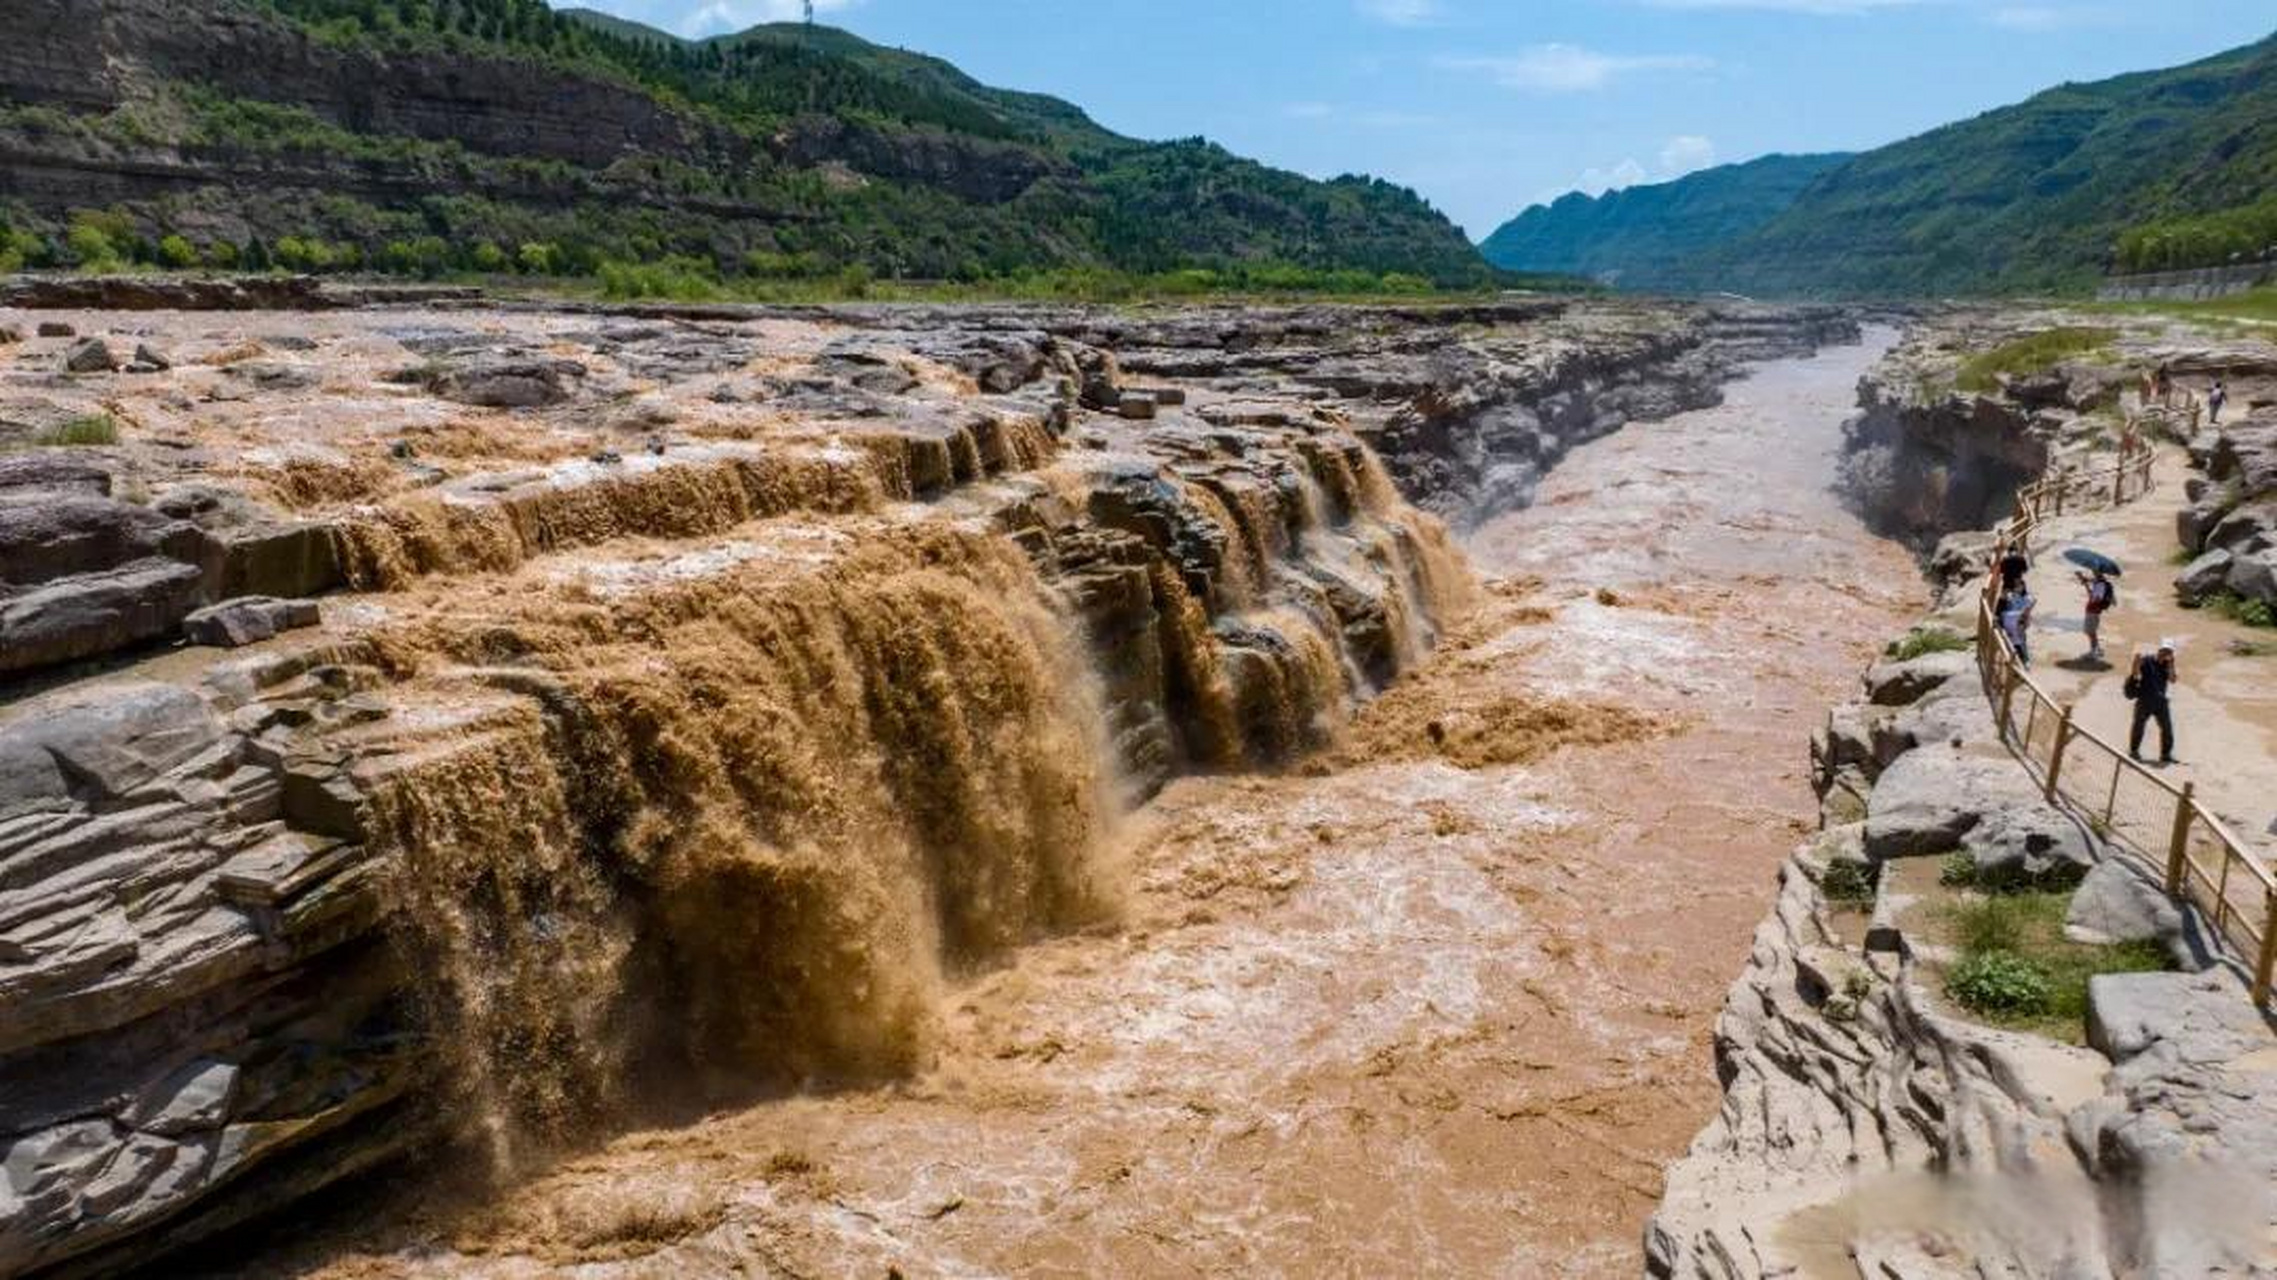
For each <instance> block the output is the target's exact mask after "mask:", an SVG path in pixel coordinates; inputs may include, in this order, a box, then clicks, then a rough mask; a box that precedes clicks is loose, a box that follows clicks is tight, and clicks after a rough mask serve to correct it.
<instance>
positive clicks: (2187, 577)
mask: <svg viewBox="0 0 2277 1280" xmlns="http://www.w3.org/2000/svg"><path fill="white" fill-rule="evenodd" d="M2235 563H2237V557H2236V556H2233V555H2231V554H2230V553H2229V552H2227V551H2219V550H2217V551H2209V552H2207V553H2206V554H2204V555H2202V556H2199V557H2198V558H2197V559H2195V560H2192V561H2191V562H2190V564H2189V566H2188V567H2187V568H2185V569H2183V571H2182V572H2181V573H2179V574H2177V575H2175V579H2174V594H2175V595H2176V597H2178V598H2179V599H2180V600H2181V601H2182V603H2184V604H2186V605H2197V604H2203V603H2204V602H2205V601H2206V599H2207V598H2208V597H2210V596H2212V595H2213V594H2214V593H2216V592H2218V591H2222V590H2226V589H2227V588H2228V586H2229V580H2230V566H2231V565H2233V564H2235Z"/></svg>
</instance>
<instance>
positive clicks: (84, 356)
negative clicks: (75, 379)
mask: <svg viewBox="0 0 2277 1280" xmlns="http://www.w3.org/2000/svg"><path fill="white" fill-rule="evenodd" d="M125 363H126V361H124V360H122V359H120V358H119V353H118V351H117V350H115V349H114V348H113V347H112V346H111V344H110V342H109V341H108V340H107V339H104V338H81V339H80V340H79V341H77V342H74V343H72V344H71V347H70V349H69V350H67V351H65V352H64V353H63V368H64V372H66V373H109V372H111V371H112V370H115V369H117V368H118V367H119V366H120V365H122V364H125Z"/></svg>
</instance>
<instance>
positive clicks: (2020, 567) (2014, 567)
mask: <svg viewBox="0 0 2277 1280" xmlns="http://www.w3.org/2000/svg"><path fill="white" fill-rule="evenodd" d="M2031 568H2032V561H2031V560H2030V559H2028V558H2027V557H2026V556H2025V554H2024V548H2023V547H2022V546H2021V545H2018V546H2014V547H2010V548H2009V549H2008V554H2007V555H2004V556H2002V557H2001V558H2000V594H2002V595H2007V594H2008V593H2009V592H2011V591H2014V590H2016V589H2017V588H2019V587H2022V586H2023V585H2024V575H2025V574H2026V573H2028V572H2030V571H2031Z"/></svg>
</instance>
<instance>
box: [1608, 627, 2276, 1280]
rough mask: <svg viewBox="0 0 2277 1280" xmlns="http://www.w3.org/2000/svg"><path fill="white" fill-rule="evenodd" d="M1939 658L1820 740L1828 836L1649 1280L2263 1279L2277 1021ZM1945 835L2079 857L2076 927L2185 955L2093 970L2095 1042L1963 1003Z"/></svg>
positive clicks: (1811, 854)
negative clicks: (1858, 894) (2049, 797)
mask: <svg viewBox="0 0 2277 1280" xmlns="http://www.w3.org/2000/svg"><path fill="white" fill-rule="evenodd" d="M1953 657H1958V655H1945V656H1943V657H1932V658H1926V659H1921V660H1918V661H1916V662H1913V663H1909V664H1903V665H1902V666H1901V665H1894V664H1893V665H1891V666H1886V667H1882V668H1877V669H1876V670H1875V672H1873V673H1872V674H1871V675H1870V676H1869V677H1868V681H1867V687H1868V696H1869V700H1868V701H1866V702H1864V703H1861V704H1859V705H1856V706H1851V707H1846V708H1842V709H1840V710H1838V711H1836V712H1835V714H1834V716H1833V717H1832V719H1831V721H1830V724H1829V728H1828V730H1827V731H1826V732H1825V733H1824V734H1822V735H1821V736H1820V738H1819V739H1818V741H1817V742H1815V743H1814V744H1813V763H1814V767H1815V773H1816V777H1817V780H1818V785H1819V787H1820V789H1821V794H1822V796H1823V797H1824V803H1825V817H1826V823H1827V826H1826V829H1825V831H1824V834H1822V835H1821V836H1820V837H1819V838H1818V839H1816V840H1815V841H1813V842H1812V843H1811V844H1810V845H1808V846H1806V848H1805V849H1804V850H1803V851H1802V852H1801V853H1799V854H1798V855H1797V856H1796V857H1795V858H1794V859H1793V860H1792V861H1790V862H1789V864H1788V865H1787V867H1786V869H1785V871H1784V873H1783V875H1782V878H1781V888H1780V895H1779V900H1778V904H1777V906H1776V908H1775V910H1774V911H1773V913H1772V914H1771V916H1770V918H1769V919H1767V920H1766V921H1765V922H1764V924H1763V926H1762V927H1761V928H1760V929H1759V930H1758V931H1757V934H1756V939H1755V949H1754V954H1753V955H1752V957H1751V958H1750V960H1749V962H1748V966H1747V969H1746V971H1745V973H1744V974H1743V975H1742V976H1741V978H1740V980H1739V981H1738V983H1737V984H1735V985H1734V987H1733V988H1732V994H1731V998H1730V1001H1729V1003H1728V1004H1727V1006H1726V1008H1725V1011H1724V1014H1723V1017H1722V1019H1721V1020H1720V1021H1719V1023H1718V1025H1717V1033H1716V1069H1717V1073H1718V1076H1719V1077H1720V1078H1721V1079H1722V1081H1723V1083H1724V1103H1723V1107H1722V1109H1721V1111H1720V1112H1719V1114H1718V1115H1717V1117H1716V1119H1715V1120H1714V1121H1713V1122H1712V1123H1711V1124H1710V1125H1709V1126H1708V1128H1707V1129H1706V1130H1705V1131H1704V1132H1703V1133H1702V1134H1701V1135H1700V1137H1699V1139H1698V1140H1697V1141H1696V1142H1695V1143H1694V1144H1693V1147H1692V1150H1691V1152H1690V1154H1689V1155H1688V1156H1687V1157H1686V1158H1685V1159H1684V1160H1682V1161H1681V1162H1679V1163H1678V1164H1677V1165H1676V1166H1675V1167H1674V1168H1673V1169H1671V1170H1670V1172H1669V1176H1668V1188H1667V1193H1666V1196H1665V1198H1664V1200H1663V1202H1662V1206H1661V1210H1660V1212H1659V1214H1658V1215H1657V1216H1656V1217H1655V1219H1654V1221H1653V1223H1652V1225H1651V1227H1650V1228H1649V1230H1648V1231H1647V1233H1646V1256H1647V1261H1648V1264H1649V1269H1650V1271H1651V1274H1653V1275H1655V1276H1667V1277H1678V1276H1680V1277H1688V1278H1693V1280H1706V1278H1708V1277H1715V1278H1716V1280H1729V1278H1731V1277H1767V1276H1776V1275H1792V1274H1807V1275H1819V1274H1826V1275H1850V1274H1859V1275H1886V1276H1904V1277H1945V1276H1952V1277H1963V1276H1981V1275H1987V1274H1997V1275H2010V1276H2023V1277H2051V1278H2054V1277H2062V1278H2064V1280H2073V1278H2076V1277H2102V1276H2111V1277H2116V1276H2134V1275H2146V1276H2185V1275H2188V1276H2217V1275H2236V1276H2245V1275H2260V1274H2263V1273H2264V1271H2265V1270H2266V1269H2267V1268H2268V1267H2269V1266H2270V1265H2271V1263H2272V1261H2273V1259H2272V1256H2271V1254H2270V1252H2269V1241H2270V1239H2271V1235H2270V1225H2271V1223H2273V1222H2277V1201H2273V1200H2272V1197H2271V1195H2270V1188H2271V1187H2272V1186H2277V1036H2272V1034H2271V1032H2270V1029H2269V1027H2268V1026H2267V1025H2266V1024H2265V1023H2264V1021H2263V1020H2262V1019H2261V1018H2260V1017H2259V1016H2258V1015H2257V1014H2256V1013H2255V1011H2254V1009H2253V1005H2252V1002H2251V999H2250V997H2249V996H2248V995H2247V993H2246V991H2245V989H2244V986H2243V984H2242V983H2241V982H2240V980H2239V978H2238V976H2237V974H2236V973H2235V972H2234V971H2233V969H2231V968H2230V967H2227V966H2224V965H2221V964H2218V963H2214V962H2213V958H2212V956H2211V955H2210V953H2209V952H2208V951H2207V950H2206V949H2205V947H2204V944H2203V942H2202V937H2201V935H2200V934H2199V932H2198V931H2197V923H2196V922H2195V921H2194V920H2192V919H2189V918H2188V917H2186V916H2185V915H2184V914H2182V913H2179V912H2177V911H2176V910H2175V909H2174V908H2173V907H2172V906H2171V905H2170V904H2169V903H2168V902H2167V900H2166V898H2165V896H2164V894H2163V893H2162V892H2161V890H2160V889H2159V887H2158V884H2157V881H2156V878H2155V876H2152V875H2150V874H2148V873H2147V872H2145V871H2144V870H2142V869H2140V868H2139V867H2138V866H2137V865H2136V864H2134V863H2133V862H2132V861H2131V860H2130V859H2129V857H2128V855H2125V854H2123V853H2120V852H2117V851H2115V850H2106V849H2104V848H2103V847H2101V846H2100V845H2099V844H2097V843H2096V842H2095V841H2094V840H2093V838H2092V834H2091V833H2089V832H2087V831H2084V830H2082V829H2081V828H2080V827H2078V826H2076V825H2075V824H2073V823H2072V821H2071V820H2070V819H2069V818H2068V817H2067V816H2066V815H2064V814H2062V813H2060V812H2058V811H2056V810H2054V809H2052V808H2049V807H2048V806H2047V805H2046V804H2045V802H2044V801H2043V800H2042V799H2041V798H2040V795H2039V792H2038V789H2037V788H2036V787H2035V786H2033V785H2032V783H2031V781H2030V779H2029V778H2028V777H2027V776H2026V775H2025V774H2024V773H2023V772H2022V770H2021V769H2020V768H2019V767H2018V766H2017V765H2016V764H2015V763H2014V761H2013V760H2012V759H2011V758H2010V757H2009V756H2008V755H2007V753H2006V751H2005V749H2004V748H2002V747H2001V746H2000V744H1999V740H1998V738H1997V735H1996V734H1995V731H1994V729H1993V724H1992V720H1991V716H1990V713H1989V711H1988V709H1987V704H1986V702H1985V700H1984V696H1983V694H1982V692H1981V690H1980V689H1979V688H1978V687H1977V676H1976V671H1975V667H1974V664H1973V663H1971V662H1969V661H1967V660H1966V659H1965V657H1962V658H1960V660H1958V661H1947V660H1946V659H1947V658H1953ZM1955 847H1958V848H1960V849H1962V850H1965V851H1966V852H1967V853H1969V854H1970V855H1971V856H1972V857H1973V859H1974V861H1975V863H1976V865H1977V867H1978V868H1979V873H1980V874H1991V873H1996V872H1997V870H1998V869H1999V868H2000V867H2002V866H2004V865H2006V866H2009V867H2010V868H2011V872H2010V874H2018V875H2027V876H2030V877H2036V878H2042V879H2045V878H2048V877H2049V875H2050V872H2051V871H2052V870H2053V869H2054V868H2057V867H2059V866H2061V867H2069V868H2072V870H2071V872H2070V873H2069V875H2068V876H2066V877H2062V878H2074V879H2076V878H2078V877H2081V876H2083V877H2084V879H2083V880H2081V882H2080V887H2079V889H2078V890H2077V892H2076V893H2075V894H2074V896H2073V898H2072V901H2071V905H2070V911H2069V927H2070V928H2071V929H2072V930H2075V931H2078V932H2079V934H2080V936H2083V937H2092V938H2095V939H2099V940H2103V941H2117V940H2122V939H2126V938H2139V939H2145V940H2157V941H2159V942H2162V943H2164V944H2165V945H2166V946H2168V947H2169V948H2171V949H2172V950H2173V952H2174V954H2175V958H2176V960H2177V962H2178V964H2179V965H2180V967H2181V971H2179V972H2172V973H2129V974H2107V975H2102V976H2098V977H2096V978H2094V979H2092V980H2091V982H2090V986H2089V993H2088V1003H2089V1009H2088V1015H2087V1016H2088V1025H2087V1033H2088V1034H2087V1041H2088V1043H2087V1044H2086V1045H2084V1046H2075V1045H2070V1044H2066V1043H2062V1042H2058V1041H2055V1040H2050V1039H2046V1038H2043V1037H2041V1036H2037V1035H2032V1034H2026V1033H2022V1032H2017V1031H2006V1030H2000V1029H1996V1028H1993V1027H1989V1026H1986V1025H1984V1024H1983V1023H1981V1022H1979V1021H1977V1020H1975V1019H1973V1018H1972V1017H1970V1016H1969V1015H1968V1014H1967V1013H1966V1012H1965V1011H1964V1010H1962V1009H1960V1008H1959V1007H1957V1006H1956V1005H1954V1004H1953V1003H1952V1001H1951V1000H1950V999H1949V998H1948V997H1947V996H1946V995H1945V993H1944V991H1943V990H1942V974H1943V971H1944V968H1945V966H1946V965H1948V964H1949V963H1950V962H1951V959H1952V952H1951V944H1950V941H1949V940H1948V938H1947V936H1946V934H1947V932H1948V926H1946V925H1944V924H1943V923H1942V920H1941V916H1940V913H1939V910H1938V909H1937V908H1936V907H1935V906H1934V900H1935V899H1937V898H1938V897H1939V895H1940V894H1943V893H1946V892H1947V891H1945V890H1943V889H1941V888H1940V887H1939V886H1940V882H1941V880H1943V879H1945V878H1947V877H1944V876H1943V875H1942V874H1941V872H1940V869H1939V868H1938V867H1937V866H1936V865H1935V864H1936V862H1937V859H1936V857H1934V856H1929V857H1927V858H1926V860H1924V855H1934V854H1937V853H1941V852H1943V851H1944V850H1947V849H1951V848H1955ZM1843 864H1847V866H1848V867H1849V868H1852V869H1853V872H1852V873H1851V874H1849V875H1846V876H1845V877H1843V880H1842V883H1843V884H1844V886H1845V888H1844V892H1845V893H1847V894H1850V897H1849V898H1848V899H1845V900H1842V901H1838V900H1837V897H1836V894H1835V892H1834V888H1833V886H1834V885H1835V884H1836V883H1837V880H1836V878H1835V876H1834V875H1833V874H1832V872H1833V871H1834V870H1835V869H1837V868H1838V867H1840V866H1842V865H1843ZM1862 867H1863V868H1869V870H1868V872H1867V873H1866V879H1867V881H1868V882H1869V883H1870V884H1871V885H1872V886H1873V888H1872V890H1871V903H1870V906H1868V905H1858V904H1857V903H1856V901H1855V892H1854V889H1853V888H1852V886H1854V885H1855V883H1856V882H1857V876H1856V874H1855V869H1857V868H1862Z"/></svg>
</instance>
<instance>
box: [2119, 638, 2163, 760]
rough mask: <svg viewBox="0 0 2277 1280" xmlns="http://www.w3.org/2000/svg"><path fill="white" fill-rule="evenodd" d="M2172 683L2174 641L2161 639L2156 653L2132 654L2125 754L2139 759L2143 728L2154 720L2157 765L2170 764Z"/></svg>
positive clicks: (2141, 756)
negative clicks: (2131, 719)
mask: <svg viewBox="0 0 2277 1280" xmlns="http://www.w3.org/2000/svg"><path fill="white" fill-rule="evenodd" d="M2173 686H2174V642H2173V641H2172V640H2161V641H2159V642H2158V652H2157V653H2155V654H2150V653H2142V654H2137V655H2135V668H2134V670H2133V671H2132V672H2131V673H2129V674H2128V676H2127V696H2128V697H2130V698H2133V699H2134V700H2135V727H2134V731H2133V732H2132V733H2130V734H2129V735H2128V736H2127V754H2128V755H2129V756H2131V757H2133V758H2134V759H2137V760H2140V759H2142V758H2143V730H2144V728H2145V727H2147V726H2148V725H2149V724H2150V722H2151V721H2153V720H2156V721H2158V756H2159V763H2160V764H2173V763H2174V711H2173V709H2172V707H2171V706H2170V704H2169V703H2168V700H2167V699H2168V691H2169V690H2171V689H2172V688H2173Z"/></svg>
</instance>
